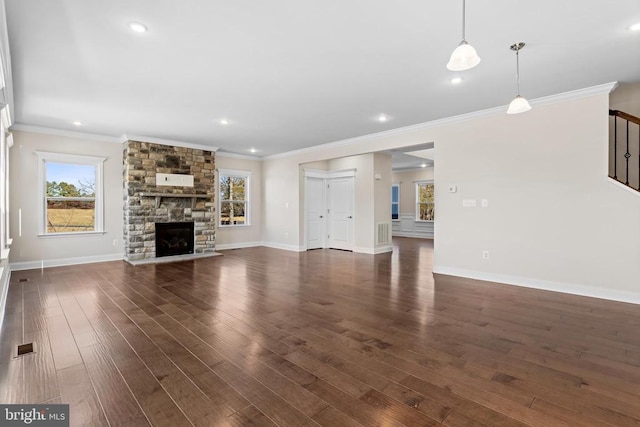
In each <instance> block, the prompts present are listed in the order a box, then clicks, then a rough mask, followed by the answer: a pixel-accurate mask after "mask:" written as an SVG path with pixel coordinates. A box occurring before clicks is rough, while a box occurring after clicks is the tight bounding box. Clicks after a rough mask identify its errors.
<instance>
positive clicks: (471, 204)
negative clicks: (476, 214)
mask: <svg viewBox="0 0 640 427" xmlns="http://www.w3.org/2000/svg"><path fill="white" fill-rule="evenodd" d="M476 206H478V202H476V200H475V199H464V200H463V201H462V207H463V208H475V207H476Z"/></svg>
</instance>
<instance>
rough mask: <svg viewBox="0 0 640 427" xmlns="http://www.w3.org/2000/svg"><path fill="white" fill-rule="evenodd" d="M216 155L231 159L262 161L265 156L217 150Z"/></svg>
mask: <svg viewBox="0 0 640 427" xmlns="http://www.w3.org/2000/svg"><path fill="white" fill-rule="evenodd" d="M216 157H228V158H230V159H243V160H254V161H256V162H261V161H262V160H263V157H259V156H250V155H248V154H237V153H229V152H228V151H216Z"/></svg>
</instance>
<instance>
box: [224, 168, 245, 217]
mask: <svg viewBox="0 0 640 427" xmlns="http://www.w3.org/2000/svg"><path fill="white" fill-rule="evenodd" d="M218 175H219V179H218V199H219V200H220V205H219V207H220V208H219V210H218V212H219V215H218V217H219V224H220V226H234V225H249V178H250V176H251V173H250V172H247V171H231V170H224V169H221V170H219V171H218Z"/></svg>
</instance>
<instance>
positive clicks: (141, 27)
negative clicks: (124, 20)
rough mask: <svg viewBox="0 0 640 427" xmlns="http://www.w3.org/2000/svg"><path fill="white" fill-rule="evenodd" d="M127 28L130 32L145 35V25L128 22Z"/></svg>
mask: <svg viewBox="0 0 640 427" xmlns="http://www.w3.org/2000/svg"><path fill="white" fill-rule="evenodd" d="M129 28H131V30H133V31H135V32H136V33H146V32H147V30H148V28H147V26H146V25H144V24H141V23H139V22H130V23H129Z"/></svg>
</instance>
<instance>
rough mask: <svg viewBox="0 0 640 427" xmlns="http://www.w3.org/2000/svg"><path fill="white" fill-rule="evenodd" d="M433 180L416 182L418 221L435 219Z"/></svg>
mask: <svg viewBox="0 0 640 427" xmlns="http://www.w3.org/2000/svg"><path fill="white" fill-rule="evenodd" d="M434 202H435V199H434V187H433V181H420V182H416V221H433V220H434V219H435V204H434Z"/></svg>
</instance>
